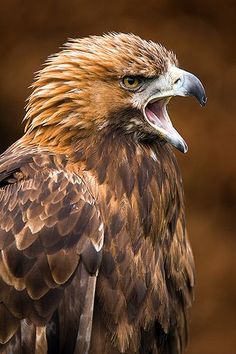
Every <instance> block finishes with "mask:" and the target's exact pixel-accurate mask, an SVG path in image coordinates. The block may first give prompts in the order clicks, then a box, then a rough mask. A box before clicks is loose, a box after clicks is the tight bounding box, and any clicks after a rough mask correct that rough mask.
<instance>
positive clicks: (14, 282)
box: [0, 33, 206, 354]
mask: <svg viewBox="0 0 236 354" xmlns="http://www.w3.org/2000/svg"><path fill="white" fill-rule="evenodd" d="M173 96H195V97H196V98H197V100H198V101H199V103H200V104H201V105H204V104H205V102H206V95H205V91H204V88H203V85H202V84H201V82H200V80H199V79H198V78H197V77H196V76H194V75H193V74H191V73H189V72H187V71H184V70H182V69H180V68H179V67H178V62H177V59H176V56H175V55H174V53H173V52H171V51H168V50H167V49H165V48H164V47H163V46H162V45H161V44H158V43H155V42H153V41H147V40H143V39H141V38H140V37H139V36H136V35H134V34H124V33H108V34H104V35H102V36H90V37H85V38H79V39H70V40H69V41H68V42H67V43H66V44H65V45H64V47H63V48H62V50H61V51H60V52H59V53H57V54H55V55H53V56H50V57H49V58H48V60H47V61H46V64H45V65H44V66H43V68H42V69H41V70H40V71H39V72H38V73H37V74H36V78H35V81H34V83H33V85H32V93H31V95H30V97H29V99H28V103H27V107H26V114H25V118H24V120H25V133H24V135H23V136H22V137H21V138H20V139H19V140H18V141H16V142H15V143H14V144H13V145H12V146H11V147H9V148H8V149H7V150H6V151H5V152H4V153H3V154H2V155H1V156H0V248H1V254H0V352H1V353H6V354H16V353H17V354H18V353H19V354H20V353H22V354H33V353H35V354H46V353H50V354H51V353H53V354H55V353H59V354H60V353H66V354H72V353H76V354H87V353H89V354H119V353H126V354H133V353H142V354H145V353H146V354H151V353H153V354H157V353H158V354H180V353H182V352H183V350H184V348H185V346H186V343H187V337H188V309H189V307H190V306H191V304H192V300H193V287H194V260H193V255H192V251H191V247H190V244H189V241H188V237H187V231H186V226H185V210H184V197H183V185H182V178H181V175H180V171H179V168H178V164H177V162H176V158H175V155H174V152H173V147H175V148H177V149H178V150H180V151H181V152H184V153H185V152H186V151H187V145H186V143H185V141H184V139H183V138H182V137H181V136H180V134H179V133H178V132H177V130H176V129H175V128H174V127H173V125H172V122H171V120H170V118H169V116H168V113H167V104H168V102H169V101H170V99H171V98H172V97H173Z"/></svg>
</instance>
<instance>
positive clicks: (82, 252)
mask: <svg viewBox="0 0 236 354" xmlns="http://www.w3.org/2000/svg"><path fill="white" fill-rule="evenodd" d="M10 157H11V156H9V159H8V161H7V159H6V158H5V157H4V159H2V160H3V163H2V165H1V167H0V181H1V188H0V207H1V210H2V211H1V213H0V246H1V253H0V270H1V276H0V294H1V304H0V312H1V316H0V333H1V336H0V343H1V344H2V348H4V349H5V344H9V345H8V346H6V349H5V350H6V353H7V352H8V349H7V348H11V353H14V351H15V353H18V352H19V351H17V349H16V348H18V349H19V346H18V345H17V340H18V342H19V343H21V344H22V345H23V346H24V347H27V346H28V345H29V347H30V348H32V347H34V351H35V353H46V351H47V340H46V338H47V337H49V336H50V331H48V330H47V326H48V325H49V324H50V323H51V322H50V321H52V317H53V314H54V313H55V311H57V309H58V308H59V306H62V305H60V304H61V303H62V302H63V301H65V299H66V298H68V294H69V293H68V291H66V289H67V287H69V288H71V287H72V286H73V288H74V289H75V288H76V286H75V285H74V283H73V279H74V278H76V279H77V281H78V283H79V284H80V285H79V289H78V290H74V292H75V291H77V292H78V294H77V295H79V297H80V298H81V299H83V298H84V301H80V302H79V305H78V304H77V307H78V311H77V315H79V317H78V318H76V319H75V320H74V322H73V321H72V322H71V323H72V326H74V327H75V328H74V333H75V334H74V344H72V346H75V344H76V337H77V335H78V338H79V340H78V341H79V343H82V342H81V341H83V340H84V344H83V345H86V346H87V347H88V345H89V341H90V335H91V323H92V316H93V303H94V294H95V287H96V278H97V271H98V269H99V266H100V263H101V252H102V245H103V223H102V220H101V216H100V213H99V210H98V208H97V206H96V203H95V198H94V197H93V196H92V195H91V192H90V191H88V190H87V187H86V185H85V184H84V182H83V181H82V179H81V178H80V177H79V176H78V175H76V174H75V173H73V172H68V170H67V169H66V164H65V163H64V165H63V162H62V161H61V159H60V158H59V157H58V156H50V155H49V154H46V153H45V154H42V155H41V156H40V157H39V156H38V155H32V156H31V158H30V157H28V158H27V159H24V161H23V162H22V166H20V164H19V161H17V165H16V161H15V159H14V158H13V159H12V160H11V158H10ZM7 162H8V163H7ZM62 166H64V169H62ZM19 176H20V178H18V177H19ZM9 181H11V183H9ZM81 267H82V268H81ZM78 277H79V278H78ZM87 292H89V294H88V293H87ZM70 301H72V300H71V298H70ZM82 305H85V307H84V308H83V311H82V310H81V306H82ZM81 311H82V312H81ZM80 315H82V318H83V320H82V318H81V321H80V322H78V319H79V318H80ZM65 321H67V322H68V319H66V320H65V319H64V323H65ZM62 322H63V320H62V319H59V320H58V323H61V328H62V327H63V326H62ZM27 326H28V327H29V336H27V335H26V334H25V332H24V331H25V328H26V327H27ZM14 335H15V336H14ZM83 335H85V339H83V338H82V337H83ZM17 338H18V339H17ZM48 340H49V342H50V339H49V338H48ZM60 342H61V343H63V339H60ZM64 342H65V340H64ZM27 343H28V344H27ZM14 348H15V349H14ZM13 349H14V350H13ZM9 350H10V349H9ZM32 352H33V351H32ZM68 353H69V351H68Z"/></svg>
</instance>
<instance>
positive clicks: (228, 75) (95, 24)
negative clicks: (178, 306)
mask: <svg viewBox="0 0 236 354" xmlns="http://www.w3.org/2000/svg"><path fill="white" fill-rule="evenodd" d="M235 18H236V2H235V1H233V0H224V1H221V2H220V1H219V2H217V1H211V0H193V1H189V0H181V1H180V0H179V1H174V0H167V1H164V0H159V1H158V0H143V1H142V0H139V1H134V0H126V1H125V0H119V1H114V2H112V1H109V0H103V1H94V2H92V1H88V0H87V1H85V0H67V1H55V0H48V1H44V0H42V1H32V0H25V1H24V0H10V1H5V2H4V1H1V4H0V31H1V32H0V33H1V36H0V64H1V65H0V151H1V152H2V151H3V150H4V149H5V148H6V147H7V146H9V145H10V144H11V143H13V142H14V141H15V140H16V139H17V138H18V137H20V135H21V134H22V131H23V127H22V125H21V124H20V122H21V120H22V117H23V114H24V113H23V112H24V105H25V99H26V97H27V96H28V94H29V92H30V91H29V89H28V86H29V85H30V84H31V82H32V80H33V73H34V72H35V71H36V70H39V69H40V68H41V64H42V63H43V62H44V60H45V59H46V57H47V56H48V55H49V54H51V53H54V52H56V51H57V50H58V47H59V46H61V45H62V44H63V43H64V42H65V41H66V40H67V38H68V37H80V36H86V35H89V34H102V33H103V32H106V31H123V32H134V33H136V34H139V35H140V36H142V37H144V38H146V39H152V40H154V41H159V42H161V43H162V44H164V45H165V46H166V47H167V48H169V49H172V50H173V51H174V52H175V53H176V54H177V56H178V58H179V61H180V66H181V67H182V68H184V69H186V70H189V71H191V72H193V73H195V74H196V75H197V76H198V77H200V79H201V80H202V82H203V83H204V85H205V88H206V92H207V96H208V104H207V106H206V107H205V108H204V109H202V108H201V107H200V106H198V105H197V104H196V102H194V100H193V99H178V100H177V99H176V100H173V101H172V104H171V106H170V111H171V112H170V113H171V117H172V120H173V121H174V123H175V126H176V127H177V128H178V130H179V132H181V134H182V135H183V136H184V137H185V139H186V141H187V142H188V144H189V148H190V149H189V152H188V154H187V155H184V156H183V155H182V154H180V153H178V152H176V153H177V155H178V159H179V162H180V165H181V168H182V173H183V177H184V181H185V192H186V204H187V217H188V228H189V234H190V238H191V241H192V246H193V249H194V254H195V260H196V267H197V286H196V301H195V304H194V308H193V310H192V321H191V339H190V344H189V346H188V349H187V354H233V353H236V305H235V301H236V282H235V270H236V268H235V249H236V234H235V210H236V178H235V177H236V176H235V174H236V164H235V152H236V151H235V150H236V139H235V135H236V134H235V132H236V118H235V111H236V98H235V88H236V60H235V54H236V50H235V48H236V43H235V41H234V38H235V35H236V33H235V32H236V31H235V28H236V27H235V26H236V25H235ZM101 354H102V353H101Z"/></svg>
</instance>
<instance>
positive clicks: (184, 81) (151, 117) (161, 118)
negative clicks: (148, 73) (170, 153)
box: [143, 67, 207, 153]
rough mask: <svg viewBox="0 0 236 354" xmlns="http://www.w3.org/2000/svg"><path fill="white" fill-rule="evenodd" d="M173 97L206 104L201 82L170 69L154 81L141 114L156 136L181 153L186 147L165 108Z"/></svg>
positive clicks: (185, 73) (181, 71)
mask: <svg viewBox="0 0 236 354" xmlns="http://www.w3.org/2000/svg"><path fill="white" fill-rule="evenodd" d="M173 96H194V97H196V99H197V100H198V102H199V103H200V105H201V106H204V105H205V104H206V100H207V99H206V94H205V90H204V87H203V85H202V83H201V81H200V80H199V79H198V78H197V77H196V76H194V75H193V74H191V73H189V72H187V71H184V70H181V69H179V68H177V67H171V68H170V69H169V71H168V72H167V73H166V74H165V75H163V76H161V77H159V78H158V79H156V80H154V82H153V83H152V87H151V95H150V96H149V98H148V100H147V102H146V104H145V105H144V109H143V113H144V116H145V118H146V120H147V121H148V123H149V124H150V125H151V126H153V128H155V129H156V130H157V131H158V135H159V136H160V137H161V138H162V139H163V140H165V141H167V142H169V143H170V144H172V145H173V146H175V147H176V148H177V149H178V150H180V151H181V152H183V153H186V152H187V151H188V146H187V144H186V143H185V141H184V139H183V138H182V137H181V136H180V134H179V133H178V132H177V130H176V129H175V128H174V127H173V125H172V123H171V120H170V118H169V115H168V113H167V110H166V106H167V104H168V102H169V101H170V99H171V97H173Z"/></svg>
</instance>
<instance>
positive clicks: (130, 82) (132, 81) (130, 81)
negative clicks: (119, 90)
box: [122, 75, 142, 90]
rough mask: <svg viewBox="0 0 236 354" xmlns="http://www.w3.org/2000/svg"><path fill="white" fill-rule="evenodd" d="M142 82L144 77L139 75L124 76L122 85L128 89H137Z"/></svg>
mask: <svg viewBox="0 0 236 354" xmlns="http://www.w3.org/2000/svg"><path fill="white" fill-rule="evenodd" d="M141 83H142V79H141V78H140V77H138V76H132V75H130V76H125V77H123V78H122V86H123V87H124V88H125V89H128V90H137V89H138V88H139V87H140V85H141Z"/></svg>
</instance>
